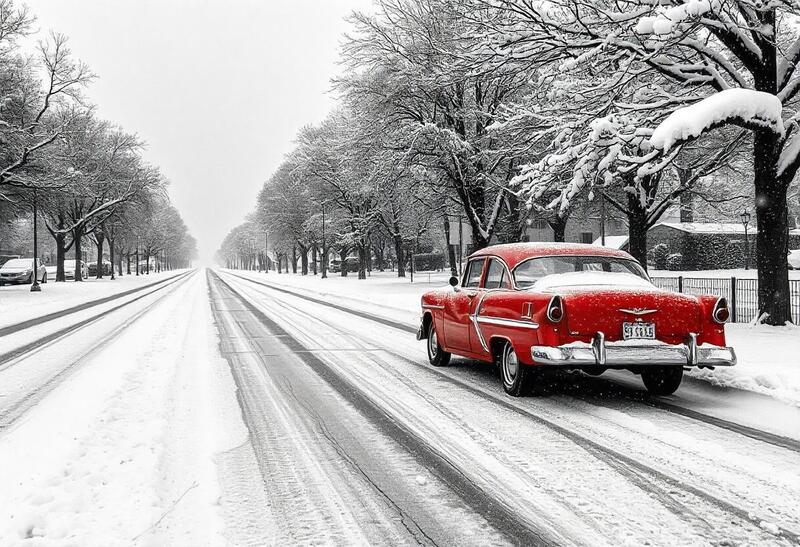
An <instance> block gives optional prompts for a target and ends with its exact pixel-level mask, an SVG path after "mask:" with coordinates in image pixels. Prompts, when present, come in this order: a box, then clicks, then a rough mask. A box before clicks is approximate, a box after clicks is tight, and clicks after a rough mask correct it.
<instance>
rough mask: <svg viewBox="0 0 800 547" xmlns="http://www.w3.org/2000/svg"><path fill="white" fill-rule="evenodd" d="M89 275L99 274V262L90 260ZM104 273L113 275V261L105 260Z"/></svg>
mask: <svg viewBox="0 0 800 547" xmlns="http://www.w3.org/2000/svg"><path fill="white" fill-rule="evenodd" d="M89 275H90V276H92V275H97V262H89ZM103 275H111V262H109V261H107V260H104V261H103Z"/></svg>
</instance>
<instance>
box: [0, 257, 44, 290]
mask: <svg viewBox="0 0 800 547" xmlns="http://www.w3.org/2000/svg"><path fill="white" fill-rule="evenodd" d="M34 276H36V278H37V279H38V280H39V281H40V282H41V283H47V270H46V269H45V266H44V264H42V263H41V261H40V260H39V259H38V258H37V259H36V273H34V271H33V259H32V258H12V259H11V260H9V261H8V262H6V263H5V264H3V265H2V266H0V285H5V284H6V283H9V284H10V283H14V284H16V283H33V279H34Z"/></svg>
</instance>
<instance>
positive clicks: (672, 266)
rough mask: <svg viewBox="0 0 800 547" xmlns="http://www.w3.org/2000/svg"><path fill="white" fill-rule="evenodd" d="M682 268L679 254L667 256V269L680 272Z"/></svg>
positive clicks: (681, 258)
mask: <svg viewBox="0 0 800 547" xmlns="http://www.w3.org/2000/svg"><path fill="white" fill-rule="evenodd" d="M682 268H683V255H682V254H681V253H671V254H670V255H668V256H667V269H668V270H680V269H682Z"/></svg>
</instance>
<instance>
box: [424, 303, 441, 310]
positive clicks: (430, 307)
mask: <svg viewBox="0 0 800 547" xmlns="http://www.w3.org/2000/svg"><path fill="white" fill-rule="evenodd" d="M422 308H423V309H426V310H443V309H444V306H440V305H439V304H423V305H422Z"/></svg>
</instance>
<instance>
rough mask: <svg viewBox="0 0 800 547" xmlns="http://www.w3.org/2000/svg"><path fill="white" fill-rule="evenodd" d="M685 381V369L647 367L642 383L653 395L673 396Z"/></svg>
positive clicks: (677, 367)
mask: <svg viewBox="0 0 800 547" xmlns="http://www.w3.org/2000/svg"><path fill="white" fill-rule="evenodd" d="M681 380H683V367H681V366H670V367H646V368H645V369H644V370H643V371H642V382H644V387H646V388H647V391H648V392H649V393H650V394H651V395H672V394H673V393H675V391H676V390H677V389H678V386H680V385H681Z"/></svg>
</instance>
